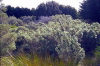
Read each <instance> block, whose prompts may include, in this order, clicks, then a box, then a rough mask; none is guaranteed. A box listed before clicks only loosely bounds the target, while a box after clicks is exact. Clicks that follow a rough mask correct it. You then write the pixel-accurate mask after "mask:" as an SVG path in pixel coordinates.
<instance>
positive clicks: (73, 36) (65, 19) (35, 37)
mask: <svg viewBox="0 0 100 66" xmlns="http://www.w3.org/2000/svg"><path fill="white" fill-rule="evenodd" d="M2 18H5V17H2ZM48 19H49V17H48ZM23 21H24V20H23ZM23 21H22V20H20V19H17V18H15V17H6V23H4V20H2V19H1V23H0V24H1V25H0V27H1V28H0V48H2V50H1V51H2V52H1V53H0V56H3V57H2V58H1V59H7V58H8V60H11V61H10V63H12V64H16V65H17V63H16V62H18V63H19V65H20V64H26V65H30V66H31V64H32V63H34V60H36V61H35V62H36V63H34V64H35V65H37V66H39V65H38V64H39V63H40V64H42V63H43V62H42V61H45V63H43V64H45V65H46V66H48V65H52V66H55V65H54V64H56V63H57V64H58V65H57V66H59V65H60V63H61V64H62V65H61V66H66V65H64V63H63V62H66V64H68V65H69V66H70V64H71V62H73V63H72V64H73V65H74V66H75V65H78V64H79V63H81V62H82V61H84V58H85V57H87V56H89V55H92V56H94V55H95V53H94V52H95V51H96V48H97V47H98V46H100V24H99V23H93V24H88V23H85V22H82V21H81V20H79V19H76V20H74V19H72V18H71V16H69V15H55V16H51V17H50V20H47V23H45V22H38V23H33V21H32V22H29V23H25V22H23ZM41 21H42V20H41ZM8 39H9V40H8ZM97 51H98V50H97ZM97 51H96V55H95V56H96V57H97V56H98V52H97ZM20 53H25V54H33V56H35V55H36V54H37V55H38V56H39V57H36V59H32V58H28V57H23V56H21V57H20V56H19V58H21V59H22V60H21V59H19V58H13V55H14V56H15V54H16V55H19V54H20ZM5 55H7V56H8V57H4V56H5ZM9 55H10V57H11V58H10V57H9ZM47 55H48V56H50V61H48V59H49V57H47V58H46V60H45V59H43V60H41V57H42V58H45V57H46V56H47ZM52 58H53V59H59V60H60V61H57V62H55V61H52V60H51V59H52ZM62 61H63V62H62ZM2 62H4V63H6V62H7V60H4V61H2ZM24 62H26V63H24ZM48 62H50V63H48ZM8 64H9V63H8ZM8 64H7V65H8ZM83 64H84V62H83ZM45 65H44V66H45ZM71 66H72V65H71Z"/></svg>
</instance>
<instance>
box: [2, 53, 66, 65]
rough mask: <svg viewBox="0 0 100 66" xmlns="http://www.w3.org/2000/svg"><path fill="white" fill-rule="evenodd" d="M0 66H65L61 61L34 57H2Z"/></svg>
mask: <svg viewBox="0 0 100 66" xmlns="http://www.w3.org/2000/svg"><path fill="white" fill-rule="evenodd" d="M1 66H67V65H65V63H64V62H63V61H61V60H53V59H52V58H51V57H50V56H48V57H45V58H42V57H39V56H37V55H35V56H30V55H28V56H26V55H20V56H16V57H15V56H14V57H2V58H1Z"/></svg>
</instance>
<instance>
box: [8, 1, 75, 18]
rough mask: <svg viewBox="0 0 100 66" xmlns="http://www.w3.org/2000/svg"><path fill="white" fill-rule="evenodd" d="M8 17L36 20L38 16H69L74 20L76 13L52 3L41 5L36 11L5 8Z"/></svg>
mask: <svg viewBox="0 0 100 66" xmlns="http://www.w3.org/2000/svg"><path fill="white" fill-rule="evenodd" d="M6 13H7V15H8V16H15V17H17V18H20V17H21V16H36V19H38V18H39V17H40V16H52V15H56V14H65V15H71V16H72V17H73V18H74V19H76V18H77V11H76V9H75V8H73V7H71V6H64V5H59V4H58V3H56V2H54V1H52V2H47V3H46V4H44V3H41V4H40V5H39V6H38V7H37V8H36V9H34V8H33V9H31V10H30V9H28V8H20V7H16V8H14V7H11V6H7V11H6Z"/></svg>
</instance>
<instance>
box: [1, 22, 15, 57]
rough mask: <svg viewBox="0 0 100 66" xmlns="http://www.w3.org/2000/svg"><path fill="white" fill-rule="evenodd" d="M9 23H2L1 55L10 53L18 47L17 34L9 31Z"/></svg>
mask: <svg viewBox="0 0 100 66" xmlns="http://www.w3.org/2000/svg"><path fill="white" fill-rule="evenodd" d="M9 28H10V27H9V25H5V24H1V25H0V56H5V55H8V54H9V53H12V51H13V50H15V49H16V46H15V40H16V35H15V34H14V33H12V32H10V31H9Z"/></svg>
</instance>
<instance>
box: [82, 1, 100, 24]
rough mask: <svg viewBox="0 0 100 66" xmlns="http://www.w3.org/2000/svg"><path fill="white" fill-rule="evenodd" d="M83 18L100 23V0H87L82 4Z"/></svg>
mask: <svg viewBox="0 0 100 66" xmlns="http://www.w3.org/2000/svg"><path fill="white" fill-rule="evenodd" d="M80 16H81V18H82V19H85V20H89V21H91V22H94V21H95V22H99V23H100V0H86V1H84V2H83V3H82V4H81V10H80Z"/></svg>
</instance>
